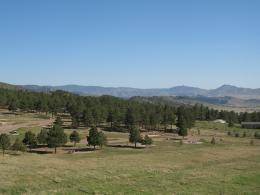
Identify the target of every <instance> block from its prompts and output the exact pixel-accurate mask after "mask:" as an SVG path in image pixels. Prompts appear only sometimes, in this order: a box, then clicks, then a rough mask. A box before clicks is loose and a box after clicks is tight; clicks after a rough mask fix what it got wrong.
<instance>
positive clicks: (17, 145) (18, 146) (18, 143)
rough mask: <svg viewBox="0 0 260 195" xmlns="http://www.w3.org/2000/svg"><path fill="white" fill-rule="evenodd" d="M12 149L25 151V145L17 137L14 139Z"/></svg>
mask: <svg viewBox="0 0 260 195" xmlns="http://www.w3.org/2000/svg"><path fill="white" fill-rule="evenodd" d="M12 150H14V151H17V152H18V151H20V152H25V151H26V145H25V144H24V143H23V142H22V141H21V140H19V139H16V140H15V142H14V144H13V145H12Z"/></svg>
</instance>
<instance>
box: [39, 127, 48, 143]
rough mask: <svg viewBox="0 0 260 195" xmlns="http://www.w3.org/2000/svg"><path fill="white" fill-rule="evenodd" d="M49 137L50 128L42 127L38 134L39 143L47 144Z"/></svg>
mask: <svg viewBox="0 0 260 195" xmlns="http://www.w3.org/2000/svg"><path fill="white" fill-rule="evenodd" d="M47 139H48V130H47V129H44V128H43V129H42V130H41V132H40V133H39V134H38V135H37V141H38V143H39V144H47Z"/></svg>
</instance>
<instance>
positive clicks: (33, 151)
mask: <svg viewBox="0 0 260 195" xmlns="http://www.w3.org/2000/svg"><path fill="white" fill-rule="evenodd" d="M27 152H28V153H34V154H53V153H54V151H49V150H29V151H27Z"/></svg>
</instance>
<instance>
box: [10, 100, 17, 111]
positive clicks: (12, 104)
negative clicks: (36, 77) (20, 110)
mask: <svg viewBox="0 0 260 195" xmlns="http://www.w3.org/2000/svg"><path fill="white" fill-rule="evenodd" d="M8 110H10V111H13V112H15V111H16V110H17V101H16V100H15V99H12V100H11V101H10V103H9V105H8Z"/></svg>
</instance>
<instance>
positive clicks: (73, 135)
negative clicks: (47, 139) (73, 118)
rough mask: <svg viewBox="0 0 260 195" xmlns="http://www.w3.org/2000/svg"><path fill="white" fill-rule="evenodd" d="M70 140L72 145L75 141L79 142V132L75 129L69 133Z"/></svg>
mask: <svg viewBox="0 0 260 195" xmlns="http://www.w3.org/2000/svg"><path fill="white" fill-rule="evenodd" d="M70 141H71V142H73V143H74V147H75V146H76V143H79V142H80V136H79V133H78V132H77V131H73V132H72V133H71V134H70Z"/></svg>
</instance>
